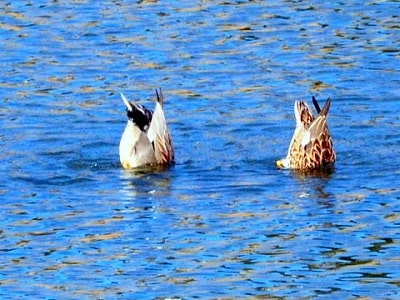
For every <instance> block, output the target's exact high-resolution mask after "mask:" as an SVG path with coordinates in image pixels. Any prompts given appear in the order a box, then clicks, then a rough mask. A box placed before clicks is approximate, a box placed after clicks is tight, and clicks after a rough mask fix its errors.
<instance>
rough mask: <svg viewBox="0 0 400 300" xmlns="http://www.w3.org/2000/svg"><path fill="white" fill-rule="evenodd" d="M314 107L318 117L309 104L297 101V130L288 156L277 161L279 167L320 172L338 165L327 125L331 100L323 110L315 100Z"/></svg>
mask: <svg viewBox="0 0 400 300" xmlns="http://www.w3.org/2000/svg"><path fill="white" fill-rule="evenodd" d="M313 104H314V106H315V108H316V110H317V112H318V115H317V117H316V118H314V116H313V114H312V112H311V109H310V107H309V106H308V105H307V104H306V103H305V102H303V101H296V102H295V118H296V129H295V132H294V134H293V137H292V140H291V142H290V145H289V149H288V154H287V157H286V158H285V159H283V160H279V161H278V162H279V163H278V162H277V165H278V167H281V168H291V169H298V170H316V169H325V168H326V167H327V166H333V164H334V163H335V161H336V154H335V151H334V149H333V142H332V138H331V136H330V134H329V130H328V126H327V115H328V112H329V108H330V104H331V100H330V99H328V100H327V101H326V103H325V105H324V107H323V108H322V109H320V106H319V104H318V102H317V100H316V99H315V98H314V97H313ZM283 162H285V163H283Z"/></svg>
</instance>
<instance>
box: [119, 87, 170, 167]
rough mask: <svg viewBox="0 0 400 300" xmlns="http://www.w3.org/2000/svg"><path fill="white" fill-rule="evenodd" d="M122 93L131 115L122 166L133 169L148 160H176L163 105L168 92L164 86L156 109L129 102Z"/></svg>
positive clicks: (124, 137)
mask: <svg viewBox="0 0 400 300" xmlns="http://www.w3.org/2000/svg"><path fill="white" fill-rule="evenodd" d="M121 97H122V100H123V101H124V103H125V106H126V107H127V116H128V124H127V126H126V128H125V131H124V133H123V135H122V137H121V141H120V146H119V154H120V161H121V164H122V166H123V167H124V168H125V169H130V168H136V167H140V166H143V165H148V164H162V165H168V164H171V163H173V162H174V150H173V146H172V140H171V135H170V133H169V130H168V127H167V122H166V120H165V115H164V111H163V108H162V106H163V102H164V96H163V94H162V91H161V89H160V90H156V97H157V102H156V107H155V110H154V113H153V112H152V111H151V110H149V109H147V108H146V107H145V106H143V105H140V104H138V103H133V102H129V101H128V100H127V99H126V98H125V96H124V95H123V94H122V93H121Z"/></svg>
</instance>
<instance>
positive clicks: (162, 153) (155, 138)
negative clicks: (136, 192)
mask: <svg viewBox="0 0 400 300" xmlns="http://www.w3.org/2000/svg"><path fill="white" fill-rule="evenodd" d="M156 96H157V102H156V108H155V110H154V113H153V118H152V120H151V123H150V127H149V130H148V132H147V137H148V139H149V141H150V143H152V145H153V148H154V153H155V157H156V161H157V163H159V164H169V163H171V162H173V161H174V149H173V146H172V139H171V134H170V132H169V130H168V127H167V121H166V120H165V115H164V111H163V104H164V96H163V94H162V91H161V89H159V90H156Z"/></svg>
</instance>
